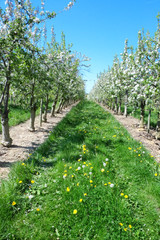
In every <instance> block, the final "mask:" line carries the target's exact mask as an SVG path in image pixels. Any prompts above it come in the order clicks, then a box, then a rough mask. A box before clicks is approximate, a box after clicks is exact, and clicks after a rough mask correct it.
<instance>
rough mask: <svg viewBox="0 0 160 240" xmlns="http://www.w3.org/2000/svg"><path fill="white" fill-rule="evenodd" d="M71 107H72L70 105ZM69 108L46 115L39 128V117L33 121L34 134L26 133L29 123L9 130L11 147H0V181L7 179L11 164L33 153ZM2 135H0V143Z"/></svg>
mask: <svg viewBox="0 0 160 240" xmlns="http://www.w3.org/2000/svg"><path fill="white" fill-rule="evenodd" d="M72 106H73V105H72ZM71 108H72V107H71V106H70V107H68V108H66V109H63V111H62V113H59V114H56V115H55V117H51V116H50V114H48V117H47V118H48V119H47V123H44V122H43V123H42V127H39V117H36V120H35V128H36V131H35V132H30V131H28V127H29V121H30V120H28V121H26V122H25V123H22V124H19V125H17V126H14V127H11V128H10V136H11V138H12V139H13V145H12V146H11V147H10V148H6V147H3V146H2V145H0V179H4V178H7V176H8V173H9V170H10V167H11V165H12V164H13V163H15V162H17V161H19V160H23V159H26V158H27V157H28V155H29V153H31V152H33V151H34V150H35V149H36V148H37V147H38V146H39V145H40V144H41V143H43V142H44V141H45V139H46V138H47V137H48V135H49V132H50V131H51V130H52V129H53V127H54V126H56V124H57V123H58V122H60V121H61V120H62V118H63V117H64V116H65V115H66V114H67V113H68V112H69V111H70V110H71ZM1 138H2V135H0V142H1Z"/></svg>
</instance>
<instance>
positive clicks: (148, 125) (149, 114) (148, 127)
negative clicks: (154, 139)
mask: <svg viewBox="0 0 160 240" xmlns="http://www.w3.org/2000/svg"><path fill="white" fill-rule="evenodd" d="M150 125H151V108H150V109H149V113H148V124H147V132H148V133H149V131H150Z"/></svg>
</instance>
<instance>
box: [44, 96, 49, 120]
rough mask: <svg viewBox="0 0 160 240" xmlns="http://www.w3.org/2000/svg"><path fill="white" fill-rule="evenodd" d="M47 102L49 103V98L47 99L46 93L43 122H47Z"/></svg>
mask: <svg viewBox="0 0 160 240" xmlns="http://www.w3.org/2000/svg"><path fill="white" fill-rule="evenodd" d="M48 103H49V99H48V94H47V96H46V104H45V110H44V115H43V121H44V122H47V112H48Z"/></svg>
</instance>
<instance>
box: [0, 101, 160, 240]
mask: <svg viewBox="0 0 160 240" xmlns="http://www.w3.org/2000/svg"><path fill="white" fill-rule="evenodd" d="M159 169H160V168H159V164H158V163H156V162H155V161H154V159H153V157H152V156H151V155H150V153H148V152H147V150H146V149H145V148H144V147H143V146H142V144H141V143H140V142H137V141H135V140H133V139H132V138H131V136H130V135H129V134H128V132H127V131H126V130H125V129H124V128H123V127H122V126H121V125H120V124H119V123H118V122H117V121H116V120H115V119H114V117H113V116H111V115H110V114H109V113H107V112H105V111H104V110H103V109H102V108H101V107H100V106H98V105H97V104H95V103H93V102H88V101H84V102H80V103H79V104H78V105H77V106H76V107H74V108H72V110H71V111H70V113H68V114H67V116H66V117H65V118H64V119H63V120H62V121H61V122H60V123H59V124H58V125H57V126H56V127H55V128H54V130H53V132H52V133H51V134H50V136H49V138H48V140H47V141H46V142H45V143H44V144H43V145H41V147H40V148H39V149H38V150H37V151H36V152H35V153H34V154H32V155H30V157H29V159H26V161H23V162H22V161H21V162H19V163H17V164H15V165H14V167H13V169H12V171H11V173H10V176H9V180H8V181H4V182H3V183H2V186H1V188H0V239H15V240H20V239H26V240H31V239H34V240H41V239H42V240H43V239H44V240H55V239H60V240H92V239H96V240H112V239H113V240H115V239H117V240H120V239H121V240H126V239H128V240H132V239H133V240H136V239H137V240H138V239H144V240H159V239H160V171H159Z"/></svg>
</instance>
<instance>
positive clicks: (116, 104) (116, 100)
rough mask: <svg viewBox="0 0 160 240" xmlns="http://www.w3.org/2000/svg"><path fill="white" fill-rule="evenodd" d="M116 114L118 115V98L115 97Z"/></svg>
mask: <svg viewBox="0 0 160 240" xmlns="http://www.w3.org/2000/svg"><path fill="white" fill-rule="evenodd" d="M114 111H115V113H116V114H118V98H117V97H115V109H114Z"/></svg>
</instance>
